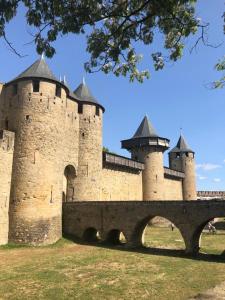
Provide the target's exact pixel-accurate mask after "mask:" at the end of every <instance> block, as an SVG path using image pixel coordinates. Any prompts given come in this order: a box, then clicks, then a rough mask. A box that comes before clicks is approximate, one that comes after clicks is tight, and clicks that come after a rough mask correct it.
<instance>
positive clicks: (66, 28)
mask: <svg viewBox="0 0 225 300" xmlns="http://www.w3.org/2000/svg"><path fill="white" fill-rule="evenodd" d="M196 2H197V0H179V1H177V0H117V1H114V0H78V1H76V0H35V1H34V0H10V1H6V0H2V1H1V2H0V37H3V38H4V39H5V40H6V42H7V43H8V45H9V46H10V47H11V49H12V50H14V52H16V50H15V49H14V48H13V46H12V44H11V43H10V42H9V41H8V40H7V37H6V34H5V26H6V24H7V23H8V22H10V21H11V20H12V18H13V17H15V15H16V13H17V10H18V6H19V4H23V5H24V6H25V7H26V19H27V23H28V24H29V25H30V26H32V27H34V28H36V29H37V32H36V34H35V36H34V42H35V44H36V49H37V52H38V53H39V54H41V53H43V52H44V53H45V54H46V56H47V57H52V56H53V55H54V54H55V52H56V50H55V48H54V46H53V42H54V41H55V40H56V39H57V38H58V36H62V35H66V34H68V33H74V34H86V37H87V51H88V52H89V53H90V60H89V61H88V62H86V63H85V69H86V70H87V71H88V72H96V71H99V70H101V71H103V72H105V73H106V74H107V73H109V72H113V73H114V74H115V75H116V76H120V75H123V76H129V79H130V81H134V80H138V81H140V82H142V81H143V79H144V78H146V77H147V78H148V77H149V71H148V70H141V71H140V70H139V69H138V64H139V63H140V61H141V59H142V55H140V54H138V53H137V52H136V50H135V47H136V45H137V43H142V44H144V45H147V46H149V48H150V45H151V44H153V42H154V38H155V35H156V34H157V33H161V35H162V36H163V38H164V45H163V47H164V49H165V50H166V53H165V54H162V53H161V52H160V51H156V52H153V53H151V56H152V59H153V64H154V68H155V70H160V69H163V67H164V64H165V62H166V61H177V60H178V59H180V58H181V57H182V53H183V48H184V45H185V40H186V39H187V38H188V37H189V36H190V35H191V34H195V33H196V32H198V29H200V31H201V35H200V38H199V39H198V41H200V40H202V41H203V42H204V41H205V40H204V28H205V27H206V26H207V24H202V22H201V19H199V18H197V17H196V15H195V4H196ZM17 54H18V53H17Z"/></svg>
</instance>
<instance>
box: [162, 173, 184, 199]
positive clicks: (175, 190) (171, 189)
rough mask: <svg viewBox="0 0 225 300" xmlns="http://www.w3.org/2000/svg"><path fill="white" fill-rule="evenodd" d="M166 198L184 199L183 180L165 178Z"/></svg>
mask: <svg viewBox="0 0 225 300" xmlns="http://www.w3.org/2000/svg"><path fill="white" fill-rule="evenodd" d="M163 185H164V188H163V190H164V200H183V190H182V180H181V179H170V178H164V183H163Z"/></svg>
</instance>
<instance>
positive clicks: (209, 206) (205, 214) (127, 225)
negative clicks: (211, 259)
mask: <svg viewBox="0 0 225 300" xmlns="http://www.w3.org/2000/svg"><path fill="white" fill-rule="evenodd" d="M156 216H159V217H163V218H165V219H167V220H169V221H170V222H172V223H173V224H174V225H175V226H176V227H177V228H178V229H179V230H180V233H181V235H182V237H183V239H184V242H185V247H186V252H187V253H191V254H194V253H197V252H198V251H199V247H200V245H199V240H200V235H201V232H202V230H203V228H204V227H205V225H206V224H207V223H208V222H209V221H210V220H212V219H213V218H217V217H224V216H225V201H222V200H218V201H216V200H209V201H202V200H201V201H100V202H85V201H84V202H73V203H64V204H63V231H64V233H66V234H70V235H74V236H77V237H79V238H83V234H84V232H85V231H86V230H87V229H90V228H92V229H95V230H96V231H98V232H99V234H100V236H101V238H102V240H103V241H104V240H107V239H108V236H109V234H110V232H112V231H115V230H117V232H118V231H119V232H122V233H123V234H124V236H125V237H126V240H127V246H128V247H136V246H140V245H142V243H143V240H142V236H143V231H144V229H145V227H146V225H147V224H148V223H149V221H150V220H151V219H153V218H154V217H156Z"/></svg>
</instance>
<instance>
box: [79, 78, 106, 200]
mask: <svg viewBox="0 0 225 300" xmlns="http://www.w3.org/2000/svg"><path fill="white" fill-rule="evenodd" d="M74 95H75V96H76V98H77V99H80V101H79V103H78V113H79V155H78V174H77V177H76V178H75V186H76V194H75V200H77V201H82V200H100V199H101V173H102V120H103V113H104V108H103V106H102V105H100V104H99V103H98V102H97V100H96V99H95V98H94V97H93V96H92V94H91V92H90V90H89V88H88V87H87V85H86V83H85V82H84V81H83V83H81V84H80V85H79V86H78V88H77V89H76V90H75V91H74Z"/></svg>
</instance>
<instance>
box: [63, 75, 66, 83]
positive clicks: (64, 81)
mask: <svg viewBox="0 0 225 300" xmlns="http://www.w3.org/2000/svg"><path fill="white" fill-rule="evenodd" d="M63 83H64V84H66V75H64V76H63Z"/></svg>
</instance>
